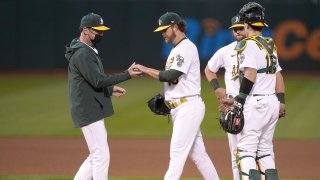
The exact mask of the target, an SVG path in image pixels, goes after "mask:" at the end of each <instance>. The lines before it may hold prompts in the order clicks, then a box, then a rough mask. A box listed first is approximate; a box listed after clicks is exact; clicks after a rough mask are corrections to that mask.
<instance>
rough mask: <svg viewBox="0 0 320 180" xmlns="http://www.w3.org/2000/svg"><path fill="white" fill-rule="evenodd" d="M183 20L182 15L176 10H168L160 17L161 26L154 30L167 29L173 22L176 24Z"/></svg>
mask: <svg viewBox="0 0 320 180" xmlns="http://www.w3.org/2000/svg"><path fill="white" fill-rule="evenodd" d="M180 20H181V17H180V16H179V15H178V14H177V13H174V12H167V13H165V14H164V15H162V16H161V17H160V18H159V27H158V28H157V29H156V30H154V31H153V32H159V31H162V30H164V29H167V28H168V27H170V26H171V25H172V24H176V23H178V22H179V21H180Z"/></svg>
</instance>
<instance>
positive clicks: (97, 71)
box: [74, 49, 131, 88]
mask: <svg viewBox="0 0 320 180" xmlns="http://www.w3.org/2000/svg"><path fill="white" fill-rule="evenodd" d="M74 58H75V61H74V65H75V66H76V68H77V69H78V71H79V72H80V73H81V74H82V76H83V77H84V78H85V79H86V80H87V81H88V82H89V83H90V84H91V85H92V86H93V87H95V88H102V87H105V88H106V87H109V86H113V85H115V84H118V83H121V82H123V81H126V80H128V79H131V76H130V74H129V72H128V71H127V70H126V71H123V72H120V73H113V74H110V75H109V74H105V73H104V71H103V67H102V63H101V62H100V60H99V59H98V57H97V56H96V55H95V54H94V53H93V52H91V50H90V49H85V50H83V51H81V52H80V53H79V54H78V56H76V57H74Z"/></svg>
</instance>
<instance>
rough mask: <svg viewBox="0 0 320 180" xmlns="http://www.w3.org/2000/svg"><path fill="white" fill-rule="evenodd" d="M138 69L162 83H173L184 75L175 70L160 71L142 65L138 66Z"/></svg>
mask: <svg viewBox="0 0 320 180" xmlns="http://www.w3.org/2000/svg"><path fill="white" fill-rule="evenodd" d="M138 69H139V70H140V71H141V72H143V73H145V74H147V75H149V76H151V77H153V78H155V79H158V80H159V81H161V82H173V81H175V80H177V79H178V78H179V77H180V76H181V75H182V74H183V73H182V72H180V71H178V70H175V69H169V70H164V71H159V70H157V69H153V68H149V67H145V66H142V65H138Z"/></svg>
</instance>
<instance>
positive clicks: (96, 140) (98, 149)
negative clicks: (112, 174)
mask: <svg viewBox="0 0 320 180" xmlns="http://www.w3.org/2000/svg"><path fill="white" fill-rule="evenodd" d="M81 130H82V133H83V135H84V138H85V140H86V142H87V145H88V148H89V152H90V154H89V156H88V157H87V159H86V160H85V161H84V162H83V164H82V165H81V167H80V169H79V170H78V172H77V174H76V175H75V177H74V180H91V178H93V179H94V180H107V179H108V170H109V162H110V153H109V146H108V142H107V130H106V128H105V125H104V120H103V119H102V120H99V121H97V122H94V123H92V124H90V125H88V126H85V127H82V128H81Z"/></svg>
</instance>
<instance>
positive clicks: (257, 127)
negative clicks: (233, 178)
mask: <svg viewBox="0 0 320 180" xmlns="http://www.w3.org/2000/svg"><path fill="white" fill-rule="evenodd" d="M243 113H244V119H245V124H244V128H243V130H242V132H241V133H239V134H238V135H237V139H238V145H237V146H238V149H240V151H239V152H238V156H239V157H240V158H241V157H245V158H243V159H241V160H240V168H241V169H240V170H241V171H242V172H244V173H247V174H249V170H250V169H257V167H256V161H255V158H256V157H264V158H261V159H260V160H259V162H258V163H259V166H260V170H261V171H262V172H265V170H266V169H275V162H274V152H273V143H272V139H273V134H274V131H275V128H276V123H277V120H278V116H279V101H278V99H277V97H276V96H275V95H270V96H248V97H247V100H246V103H245V105H244V111H243ZM242 179H243V180H248V179H249V177H248V176H242Z"/></svg>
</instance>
